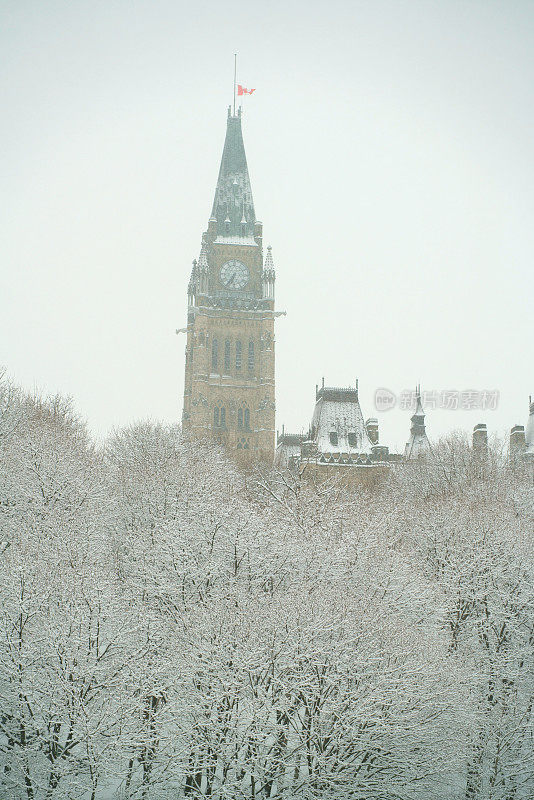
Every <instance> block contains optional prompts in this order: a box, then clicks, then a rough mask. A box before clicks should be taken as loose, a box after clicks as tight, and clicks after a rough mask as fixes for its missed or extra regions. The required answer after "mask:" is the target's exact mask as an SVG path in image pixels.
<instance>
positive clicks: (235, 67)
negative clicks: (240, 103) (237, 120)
mask: <svg viewBox="0 0 534 800" xmlns="http://www.w3.org/2000/svg"><path fill="white" fill-rule="evenodd" d="M236 77H237V53H234V117H235V82H236Z"/></svg>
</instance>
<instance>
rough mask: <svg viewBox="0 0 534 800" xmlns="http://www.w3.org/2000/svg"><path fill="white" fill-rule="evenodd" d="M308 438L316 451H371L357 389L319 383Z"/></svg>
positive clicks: (368, 452)
mask: <svg viewBox="0 0 534 800" xmlns="http://www.w3.org/2000/svg"><path fill="white" fill-rule="evenodd" d="M312 439H313V441H314V443H315V445H316V446H317V449H318V451H319V453H349V454H354V453H367V454H370V453H372V444H371V441H370V440H369V436H368V435H367V430H366V427H365V422H364V419H363V414H362V410H361V408H360V402H359V399H358V389H357V388H352V387H346V388H338V387H328V386H323V387H322V388H321V389H319V390H318V391H317V392H316V403H315V410H314V413H313V419H312Z"/></svg>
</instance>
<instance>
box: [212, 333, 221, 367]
mask: <svg viewBox="0 0 534 800" xmlns="http://www.w3.org/2000/svg"><path fill="white" fill-rule="evenodd" d="M218 355H219V342H218V341H217V339H213V341H212V343H211V371H212V372H217V361H218Z"/></svg>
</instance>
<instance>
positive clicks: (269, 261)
mask: <svg viewBox="0 0 534 800" xmlns="http://www.w3.org/2000/svg"><path fill="white" fill-rule="evenodd" d="M263 269H264V270H265V272H267V270H269V269H274V261H273V248H272V247H271V245H269V246H268V247H267V255H266V256H265V264H264V265H263Z"/></svg>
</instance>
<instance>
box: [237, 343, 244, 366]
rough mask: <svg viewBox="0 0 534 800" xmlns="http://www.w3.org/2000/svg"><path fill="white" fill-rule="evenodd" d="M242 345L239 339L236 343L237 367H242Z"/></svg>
mask: <svg viewBox="0 0 534 800" xmlns="http://www.w3.org/2000/svg"><path fill="white" fill-rule="evenodd" d="M242 349H243V348H242V346H241V342H240V341H239V339H238V340H237V342H236V343H235V368H236V369H241V362H242Z"/></svg>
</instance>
